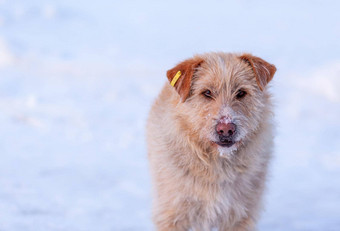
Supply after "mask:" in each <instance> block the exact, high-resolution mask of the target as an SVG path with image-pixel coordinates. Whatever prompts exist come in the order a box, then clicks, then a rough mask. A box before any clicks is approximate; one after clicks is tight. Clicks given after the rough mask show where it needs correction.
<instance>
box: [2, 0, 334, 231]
mask: <svg viewBox="0 0 340 231" xmlns="http://www.w3.org/2000/svg"><path fill="white" fill-rule="evenodd" d="M339 9H340V4H339V1H283V2H277V1H275V3H274V1H247V0H240V1H233V2H231V1H230V2H222V1H218V0H214V1H209V3H207V2H201V1H188V2H186V3H183V2H181V1H169V2H168V3H166V2H162V1H149V2H140V1H124V2H123V1H109V0H104V1H89V0H84V1H76V0H59V1H43V0H30V1H24V0H23V1H16V0H0V111H1V113H0V127H1V129H0V140H1V141H2V142H1V145H0V158H1V159H0V160H1V161H0V230H1V231H22V230H25V231H31V230H32V231H39V230H41V231H45V230H52V231H55V230H72V231H82V230H86V231H87V230H102V231H106V230H107V231H122V230H125V231H127V230H129V231H130V230H131V231H144V230H153V227H152V224H151V221H150V202H151V198H150V179H149V175H148V166H147V160H146V150H145V142H144V125H145V119H146V116H147V112H148V110H149V107H150V105H151V103H152V100H153V99H154V97H155V96H156V95H157V93H158V91H159V89H160V88H161V86H162V84H163V83H164V82H165V71H166V70H167V69H168V68H171V67H172V65H174V64H175V63H176V62H178V61H180V60H182V59H184V58H186V57H189V56H191V55H192V54H194V53H199V52H205V51H217V50H221V51H249V52H252V53H254V54H256V55H258V56H261V57H263V58H265V59H267V60H268V61H270V62H272V63H274V64H276V66H277V67H278V72H277V75H276V76H275V79H274V81H273V83H272V86H273V87H272V92H273V94H274V96H275V99H276V105H277V107H276V120H277V124H278V129H277V138H276V153H275V158H274V160H273V164H272V166H271V179H270V182H269V184H268V192H267V195H266V203H265V207H266V211H265V212H264V214H263V216H262V219H261V221H260V224H259V230H268V231H269V230H270V231H273V230H282V231H287V230H290V231H300V230H315V231H317V230H318V231H320V230H323V231H332V230H334V231H336V230H340V215H339V214H340V181H339V179H340V91H339V89H340V45H339V38H340V21H339Z"/></svg>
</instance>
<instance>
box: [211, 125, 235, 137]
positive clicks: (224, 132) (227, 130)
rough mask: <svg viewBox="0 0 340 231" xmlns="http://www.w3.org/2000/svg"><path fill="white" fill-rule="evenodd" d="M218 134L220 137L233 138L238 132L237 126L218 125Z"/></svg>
mask: <svg viewBox="0 0 340 231" xmlns="http://www.w3.org/2000/svg"><path fill="white" fill-rule="evenodd" d="M215 129H216V132H217V134H219V135H220V136H232V135H234V133H235V131H236V125H235V124H234V123H223V122H221V123H218V124H217V125H216V128H215Z"/></svg>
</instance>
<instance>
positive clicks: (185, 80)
mask: <svg viewBox="0 0 340 231" xmlns="http://www.w3.org/2000/svg"><path fill="white" fill-rule="evenodd" d="M179 71H180V74H181V76H180V77H179V79H178V80H177V81H176V83H174V81H172V80H173V78H174V76H176V74H177V75H178V73H179ZM275 71H276V68H275V66H273V65H271V64H269V63H267V62H266V61H264V60H262V59H261V58H258V57H255V56H252V55H249V54H244V55H235V54H226V53H209V54H205V55H202V56H196V57H194V58H192V59H189V60H186V61H184V62H182V63H180V64H178V65H177V66H176V67H174V68H173V69H171V70H169V71H168V72H167V76H168V79H169V81H170V82H172V84H173V85H174V88H175V89H176V91H177V93H178V94H179V96H180V98H181V102H180V103H179V104H178V105H177V107H178V110H177V111H178V113H179V114H178V120H179V121H180V124H181V128H183V129H184V130H185V132H187V133H188V134H189V136H191V137H192V139H196V141H197V143H200V144H201V145H203V146H204V148H208V149H209V148H210V149H211V148H213V149H216V150H218V151H219V153H220V154H231V153H233V152H234V151H236V150H237V149H238V148H239V147H240V145H242V144H244V143H246V142H247V139H249V138H250V137H251V135H252V134H254V133H255V132H256V130H257V129H258V127H259V126H260V125H261V119H262V118H263V114H264V111H265V109H266V106H267V104H268V97H269V95H268V93H267V92H266V89H265V87H266V85H267V83H268V82H269V81H270V80H271V79H272V78H273V75H274V73H275Z"/></svg>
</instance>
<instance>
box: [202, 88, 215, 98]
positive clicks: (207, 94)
mask: <svg viewBox="0 0 340 231" xmlns="http://www.w3.org/2000/svg"><path fill="white" fill-rule="evenodd" d="M202 94H203V95H204V96H205V97H207V98H210V99H212V98H213V96H212V93H211V91H210V90H205V91H203V92H202Z"/></svg>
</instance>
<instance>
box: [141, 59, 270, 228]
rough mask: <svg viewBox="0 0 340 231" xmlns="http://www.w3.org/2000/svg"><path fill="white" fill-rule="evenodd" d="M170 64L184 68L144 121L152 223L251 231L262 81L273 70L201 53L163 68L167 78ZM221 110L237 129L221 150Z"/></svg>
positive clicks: (265, 134)
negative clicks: (241, 94)
mask: <svg viewBox="0 0 340 231" xmlns="http://www.w3.org/2000/svg"><path fill="white" fill-rule="evenodd" d="M263 68H264V69H263ZM266 69H267V70H268V71H266ZM178 70H181V71H182V72H185V73H186V74H185V75H183V76H181V78H182V77H183V78H182V79H179V82H178V85H177V87H176V85H175V87H172V86H171V85H170V84H169V83H166V84H165V86H164V88H163V90H162V91H161V93H160V95H159V96H158V98H157V99H156V101H155V103H154V105H153V107H152V109H151V111H150V115H149V119H148V122H147V144H148V154H149V162H150V168H151V175H152V180H153V184H154V189H155V190H154V201H153V221H154V223H155V225H156V228H157V230H161V231H165V230H176V231H182V230H183V231H184V230H189V229H190V230H196V231H199V230H202V231H208V230H211V229H212V228H217V229H218V230H225V231H231V230H233V231H241V230H254V228H255V224H256V220H257V218H258V215H259V209H260V204H261V203H260V202H261V196H262V193H263V189H264V183H265V178H266V172H267V165H268V161H269V160H270V156H271V152H272V143H273V135H272V123H271V118H272V113H271V107H272V106H271V102H270V101H271V100H270V94H269V93H268V91H267V89H266V85H267V83H268V82H269V81H270V80H271V79H272V77H273V75H274V73H275V70H276V69H275V67H274V66H273V65H271V64H269V63H267V62H265V61H264V60H262V59H260V58H258V57H255V56H252V55H249V54H244V55H237V54H229V53H207V54H203V55H198V56H195V57H194V58H192V59H188V60H186V61H184V62H182V63H180V64H179V65H177V66H176V67H174V68H173V69H171V70H169V71H168V73H167V74H168V79H169V81H171V79H172V78H173V76H174V75H175V74H176V72H177V71H178ZM184 82H185V85H182V87H180V86H181V84H182V83H184ZM176 84H177V83H176ZM239 89H243V90H245V91H246V92H247V95H246V96H245V97H244V98H242V99H237V98H236V96H235V95H236V94H237V91H238V90H239ZM205 90H210V91H211V92H212V95H213V98H212V99H209V98H207V97H205V96H204V95H202V92H204V91H205ZM223 116H224V117H225V118H228V120H230V121H233V123H235V124H236V125H237V129H238V130H237V140H236V141H237V142H236V143H235V144H234V145H233V146H231V147H229V148H226V147H221V146H219V145H217V144H216V143H215V142H216V139H217V138H216V132H215V126H216V124H217V123H218V121H219V120H220V118H221V117H223ZM224 117H223V118H224ZM235 139H236V138H235Z"/></svg>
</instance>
